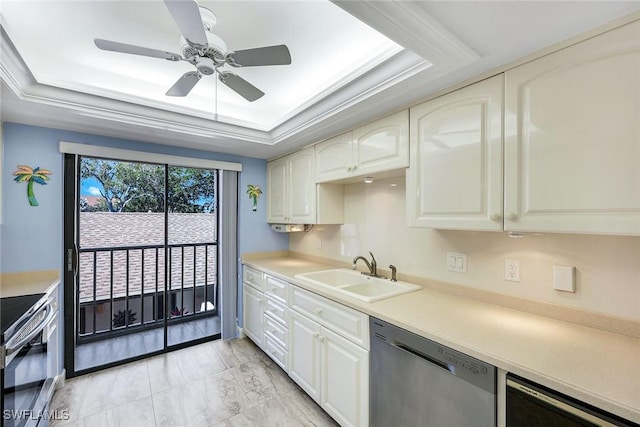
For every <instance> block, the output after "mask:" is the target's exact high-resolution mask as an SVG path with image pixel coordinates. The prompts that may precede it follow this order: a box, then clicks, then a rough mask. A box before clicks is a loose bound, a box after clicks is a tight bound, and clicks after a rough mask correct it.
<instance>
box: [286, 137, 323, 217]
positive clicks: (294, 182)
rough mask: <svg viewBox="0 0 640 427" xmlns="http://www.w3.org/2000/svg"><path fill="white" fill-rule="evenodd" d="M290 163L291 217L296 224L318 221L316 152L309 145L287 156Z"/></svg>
mask: <svg viewBox="0 0 640 427" xmlns="http://www.w3.org/2000/svg"><path fill="white" fill-rule="evenodd" d="M287 159H288V163H289V166H288V167H289V178H288V185H289V188H290V192H289V204H290V208H289V209H290V211H289V219H288V222H291V223H294V224H315V223H316V178H315V153H314V148H313V147H309V148H306V149H304V150H300V151H298V152H296V153H294V154H292V155H290V156H288V157H287Z"/></svg>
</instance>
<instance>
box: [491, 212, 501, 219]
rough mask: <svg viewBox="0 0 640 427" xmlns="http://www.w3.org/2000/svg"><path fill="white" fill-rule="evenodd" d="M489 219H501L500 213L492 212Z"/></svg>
mask: <svg viewBox="0 0 640 427" xmlns="http://www.w3.org/2000/svg"><path fill="white" fill-rule="evenodd" d="M489 219H491V221H500V220H501V219H502V215H500V214H499V213H497V212H496V213H492V214H491V216H490V217H489Z"/></svg>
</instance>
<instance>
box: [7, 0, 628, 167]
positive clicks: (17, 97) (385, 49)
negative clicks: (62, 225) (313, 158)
mask: <svg viewBox="0 0 640 427" xmlns="http://www.w3.org/2000/svg"><path fill="white" fill-rule="evenodd" d="M200 4H201V5H202V6H205V7H207V8H209V9H211V10H212V11H214V12H215V14H216V16H217V20H218V23H217V24H216V26H215V28H214V33H216V34H217V35H219V36H220V37H222V38H223V39H224V41H225V42H226V44H227V46H228V47H229V50H239V49H246V48H253V47H259V46H268V45H276V44H286V45H287V46H288V47H289V49H290V51H291V57H292V64H291V65H288V66H266V67H251V68H237V69H230V71H233V72H236V73H237V74H238V75H240V76H242V77H243V78H245V79H246V80H248V81H249V82H251V83H252V84H254V85H255V86H257V87H258V88H260V89H261V90H262V91H264V92H265V93H266V95H265V96H264V97H263V98H261V99H259V100H257V101H255V102H253V103H250V102H248V101H246V100H244V99H243V98H242V97H240V96H239V95H237V94H236V93H235V92H233V91H231V90H230V89H229V88H227V87H225V86H224V85H222V84H220V83H216V82H217V79H215V78H214V76H204V77H203V78H202V80H201V81H200V82H199V83H198V84H197V85H196V87H195V88H194V89H193V91H192V92H191V93H190V94H189V95H188V96H186V97H184V98H176V97H167V96H165V95H164V94H165V92H166V91H167V89H168V88H169V87H171V85H172V84H173V83H174V82H175V81H176V80H177V79H178V78H179V77H180V76H181V75H182V74H184V73H185V72H186V71H191V70H193V66H192V65H190V64H188V63H186V62H182V61H181V62H170V61H166V60H163V59H155V58H145V57H141V56H136V55H127V54H121V53H114V52H107V51H102V50H99V49H97V48H96V47H95V45H94V44H93V39H94V38H102V39H108V40H113V41H118V42H123V43H128V44H135V45H140V46H144V47H149V48H153V49H160V50H166V51H170V52H177V53H180V42H179V36H180V32H179V29H178V27H177V26H176V24H175V22H174V21H173V19H172V17H171V15H170V14H169V11H168V10H167V8H166V6H165V4H164V2H163V1H159V0H154V1H151V0H147V1H115V0H114V1H96V0H93V1H91V0H84V1H83V0H73V1H61V0H19V1H18V0H1V1H0V24H2V28H3V30H4V31H3V33H2V39H1V40H0V49H1V52H0V54H1V59H2V61H1V64H0V77H1V78H2V93H1V95H2V110H1V113H2V120H3V121H14V122H21V123H28V124H36V125H41V126H50V127H55V128H62V129H68V130H75V131H80V132H88V133H94V134H99V135H107V136H113V137H122V138H129V139H139V140H143V141H149V142H156V143H161V144H169V145H178V146H184V147H190V148H199V149H205V150H211V151H220V152H228V153H235V154H242V155H249V156H255V157H262V158H272V157H275V156H278V155H280V154H283V153H286V152H289V151H292V150H294V149H296V148H299V147H301V146H303V145H307V144H309V143H312V142H315V141H317V140H319V139H323V138H326V137H329V136H332V135H334V134H336V133H338V132H341V131H344V130H347V129H349V128H352V127H354V126H356V125H359V124H362V123H364V122H366V121H367V120H371V119H373V118H376V117H379V116H380V115H383V114H384V113H386V112H391V111H393V110H394V109H398V108H402V107H406V106H408V105H411V104H412V103H416V102H418V101H419V100H420V99H422V98H425V97H427V96H428V95H429V94H431V93H434V92H435V91H438V90H441V89H443V88H444V87H447V86H449V85H452V84H454V83H457V82H459V81H462V80H465V79H467V78H470V77H472V76H474V75H477V74H479V73H481V72H484V71H486V70H489V69H491V68H494V67H496V66H499V65H501V64H504V63H507V62H510V61H513V60H515V59H517V58H519V57H522V56H524V55H526V54H528V53H531V52H534V51H536V50H539V49H541V48H544V47H546V46H548V45H551V44H553V43H555V42H558V41H561V40H564V39H567V38H569V37H572V36H575V35H578V34H580V33H582V32H585V31H587V30H589V29H591V28H594V27H596V26H598V25H601V24H605V23H607V22H609V21H611V20H613V19H615V18H618V17H620V16H624V15H627V14H629V13H632V12H634V11H638V10H639V9H640V3H639V2H637V1H633V2H618V1H606V2H596V1H587V2H581V1H569V2H552V1H548V2H529V1H511V2H507V1H489V2H485V1H474V2H456V1H453V2H452V1H421V2H410V1H402V2H390V1H352V0H348V1H335V2H334V3H331V2H328V1H319V0H305V1H303V0H299V1H278V2H276V1H213V0H201V1H200ZM365 22H366V24H367V25H365V24H364V23H365ZM374 28H375V29H374ZM383 34H384V35H383ZM392 40H393V41H392ZM227 68H229V67H227Z"/></svg>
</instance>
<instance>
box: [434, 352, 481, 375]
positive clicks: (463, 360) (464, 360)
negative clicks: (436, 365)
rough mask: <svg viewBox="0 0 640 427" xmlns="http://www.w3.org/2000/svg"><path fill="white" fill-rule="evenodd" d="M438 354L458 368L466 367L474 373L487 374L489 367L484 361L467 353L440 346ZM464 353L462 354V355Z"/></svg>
mask: <svg viewBox="0 0 640 427" xmlns="http://www.w3.org/2000/svg"><path fill="white" fill-rule="evenodd" d="M438 354H440V356H441V357H442V359H443V361H445V362H446V363H447V364H450V365H452V366H455V367H456V369H465V370H467V371H469V372H470V373H471V374H473V375H479V374H486V373H487V372H488V368H487V366H486V364H485V363H484V362H480V361H478V359H474V358H472V357H470V356H467V355H462V353H460V352H459V351H455V350H452V349H450V348H448V347H444V346H438ZM461 355H462V356H461Z"/></svg>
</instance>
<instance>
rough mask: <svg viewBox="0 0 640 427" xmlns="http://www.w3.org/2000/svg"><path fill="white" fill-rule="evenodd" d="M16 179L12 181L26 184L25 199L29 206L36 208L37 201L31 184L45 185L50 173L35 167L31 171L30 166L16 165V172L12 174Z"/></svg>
mask: <svg viewBox="0 0 640 427" xmlns="http://www.w3.org/2000/svg"><path fill="white" fill-rule="evenodd" d="M13 174H14V175H16V177H15V178H14V179H13V180H14V181H15V182H26V183H27V198H28V199H29V204H30V205H31V206H38V201H37V200H36V196H35V194H34V193H33V183H34V182H36V183H38V184H41V185H47V183H46V181H48V180H49V175H51V172H50V171H48V170H47V169H40V167H36V168H35V169H32V168H31V167H30V166H25V165H18V170H17V171H15V172H14V173H13Z"/></svg>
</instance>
